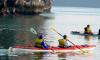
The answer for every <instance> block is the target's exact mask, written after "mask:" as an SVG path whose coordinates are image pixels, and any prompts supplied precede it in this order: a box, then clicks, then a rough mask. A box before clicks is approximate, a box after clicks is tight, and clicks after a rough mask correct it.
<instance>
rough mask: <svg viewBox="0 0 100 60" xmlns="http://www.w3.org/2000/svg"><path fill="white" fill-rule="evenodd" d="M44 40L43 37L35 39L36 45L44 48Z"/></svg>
mask: <svg viewBox="0 0 100 60" xmlns="http://www.w3.org/2000/svg"><path fill="white" fill-rule="evenodd" d="M42 41H43V40H42V39H39V38H37V39H36V41H35V47H37V48H43V46H42Z"/></svg>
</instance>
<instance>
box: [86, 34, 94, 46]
mask: <svg viewBox="0 0 100 60" xmlns="http://www.w3.org/2000/svg"><path fill="white" fill-rule="evenodd" d="M84 38H85V40H86V44H87V45H93V41H92V40H93V36H90V35H87V36H84Z"/></svg>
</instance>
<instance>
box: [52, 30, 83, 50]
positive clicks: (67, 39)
mask: <svg viewBox="0 0 100 60" xmlns="http://www.w3.org/2000/svg"><path fill="white" fill-rule="evenodd" d="M53 30H54V31H55V32H56V33H58V34H59V35H60V36H62V37H63V35H61V34H60V33H59V32H57V31H56V30H55V29H53ZM66 41H69V42H70V43H72V44H73V45H75V44H74V43H73V42H71V41H70V40H68V39H66ZM75 47H77V48H78V49H80V50H81V51H83V50H82V49H81V48H79V47H78V46H75Z"/></svg>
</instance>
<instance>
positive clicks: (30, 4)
mask: <svg viewBox="0 0 100 60" xmlns="http://www.w3.org/2000/svg"><path fill="white" fill-rule="evenodd" d="M52 2H53V1H52V0H0V15H9V14H23V15H34V14H40V13H43V12H50V10H51V6H52Z"/></svg>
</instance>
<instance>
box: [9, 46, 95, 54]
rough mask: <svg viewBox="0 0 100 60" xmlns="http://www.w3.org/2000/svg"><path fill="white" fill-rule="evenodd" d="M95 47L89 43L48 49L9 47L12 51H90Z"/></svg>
mask: <svg viewBox="0 0 100 60" xmlns="http://www.w3.org/2000/svg"><path fill="white" fill-rule="evenodd" d="M94 48H95V45H89V46H80V45H75V46H71V47H67V48H59V47H50V48H48V49H43V48H35V47H34V48H33V47H23V46H20V47H18V46H17V47H12V48H9V51H11V52H30V53H33V52H75V51H85V50H86V51H88V50H92V49H94Z"/></svg>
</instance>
